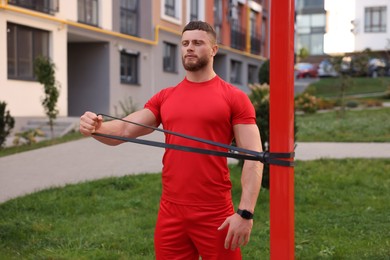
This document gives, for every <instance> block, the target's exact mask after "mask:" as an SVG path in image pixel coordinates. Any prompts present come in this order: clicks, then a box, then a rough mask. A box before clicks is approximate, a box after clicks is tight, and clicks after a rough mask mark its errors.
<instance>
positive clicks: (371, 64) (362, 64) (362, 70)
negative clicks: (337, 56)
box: [341, 56, 390, 78]
mask: <svg viewBox="0 0 390 260" xmlns="http://www.w3.org/2000/svg"><path fill="white" fill-rule="evenodd" d="M341 72H342V73H345V74H348V75H351V76H357V77H373V78H375V77H378V76H390V64H389V62H387V61H386V60H385V59H383V58H366V59H365V58H364V57H363V58H360V57H357V56H355V57H353V56H352V57H344V58H343V59H342V62H341Z"/></svg>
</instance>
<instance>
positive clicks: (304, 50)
mask: <svg viewBox="0 0 390 260" xmlns="http://www.w3.org/2000/svg"><path fill="white" fill-rule="evenodd" d="M309 55H310V52H309V50H308V49H307V48H305V47H303V48H300V49H299V52H298V58H299V60H302V59H305V58H307V57H308V56H309Z"/></svg>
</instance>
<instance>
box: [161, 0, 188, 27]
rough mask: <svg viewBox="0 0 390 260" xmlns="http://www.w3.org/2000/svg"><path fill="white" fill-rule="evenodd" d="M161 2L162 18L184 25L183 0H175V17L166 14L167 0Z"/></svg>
mask: <svg viewBox="0 0 390 260" xmlns="http://www.w3.org/2000/svg"><path fill="white" fill-rule="evenodd" d="M160 2H161V8H160V9H161V19H163V20H165V21H168V22H171V23H174V24H177V25H182V22H181V20H182V16H183V15H182V0H175V17H172V16H169V15H166V14H165V1H164V0H162V1H160Z"/></svg>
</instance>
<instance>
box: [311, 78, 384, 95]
mask: <svg viewBox="0 0 390 260" xmlns="http://www.w3.org/2000/svg"><path fill="white" fill-rule="evenodd" d="M340 83H341V80H340V78H323V79H320V80H319V81H317V82H314V83H312V84H311V85H310V86H309V88H308V91H309V92H310V93H312V94H314V95H315V96H316V97H326V98H334V97H338V96H339V93H340ZM389 86H390V77H382V78H369V77H363V78H358V77H356V78H355V77H353V78H350V80H349V86H348V87H347V89H346V95H362V94H367V95H370V94H373V93H374V94H376V93H384V92H385V91H386V90H388V88H389Z"/></svg>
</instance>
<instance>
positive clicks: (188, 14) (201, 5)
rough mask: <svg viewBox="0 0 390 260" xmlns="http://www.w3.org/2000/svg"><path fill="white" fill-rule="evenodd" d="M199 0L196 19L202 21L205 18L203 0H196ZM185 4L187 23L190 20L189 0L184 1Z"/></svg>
mask: <svg viewBox="0 0 390 260" xmlns="http://www.w3.org/2000/svg"><path fill="white" fill-rule="evenodd" d="M198 1H199V6H198V10H199V17H198V20H199V21H204V19H205V0H198ZM186 4H187V10H186V18H187V19H186V22H187V23H189V22H190V16H191V0H187V2H186Z"/></svg>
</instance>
